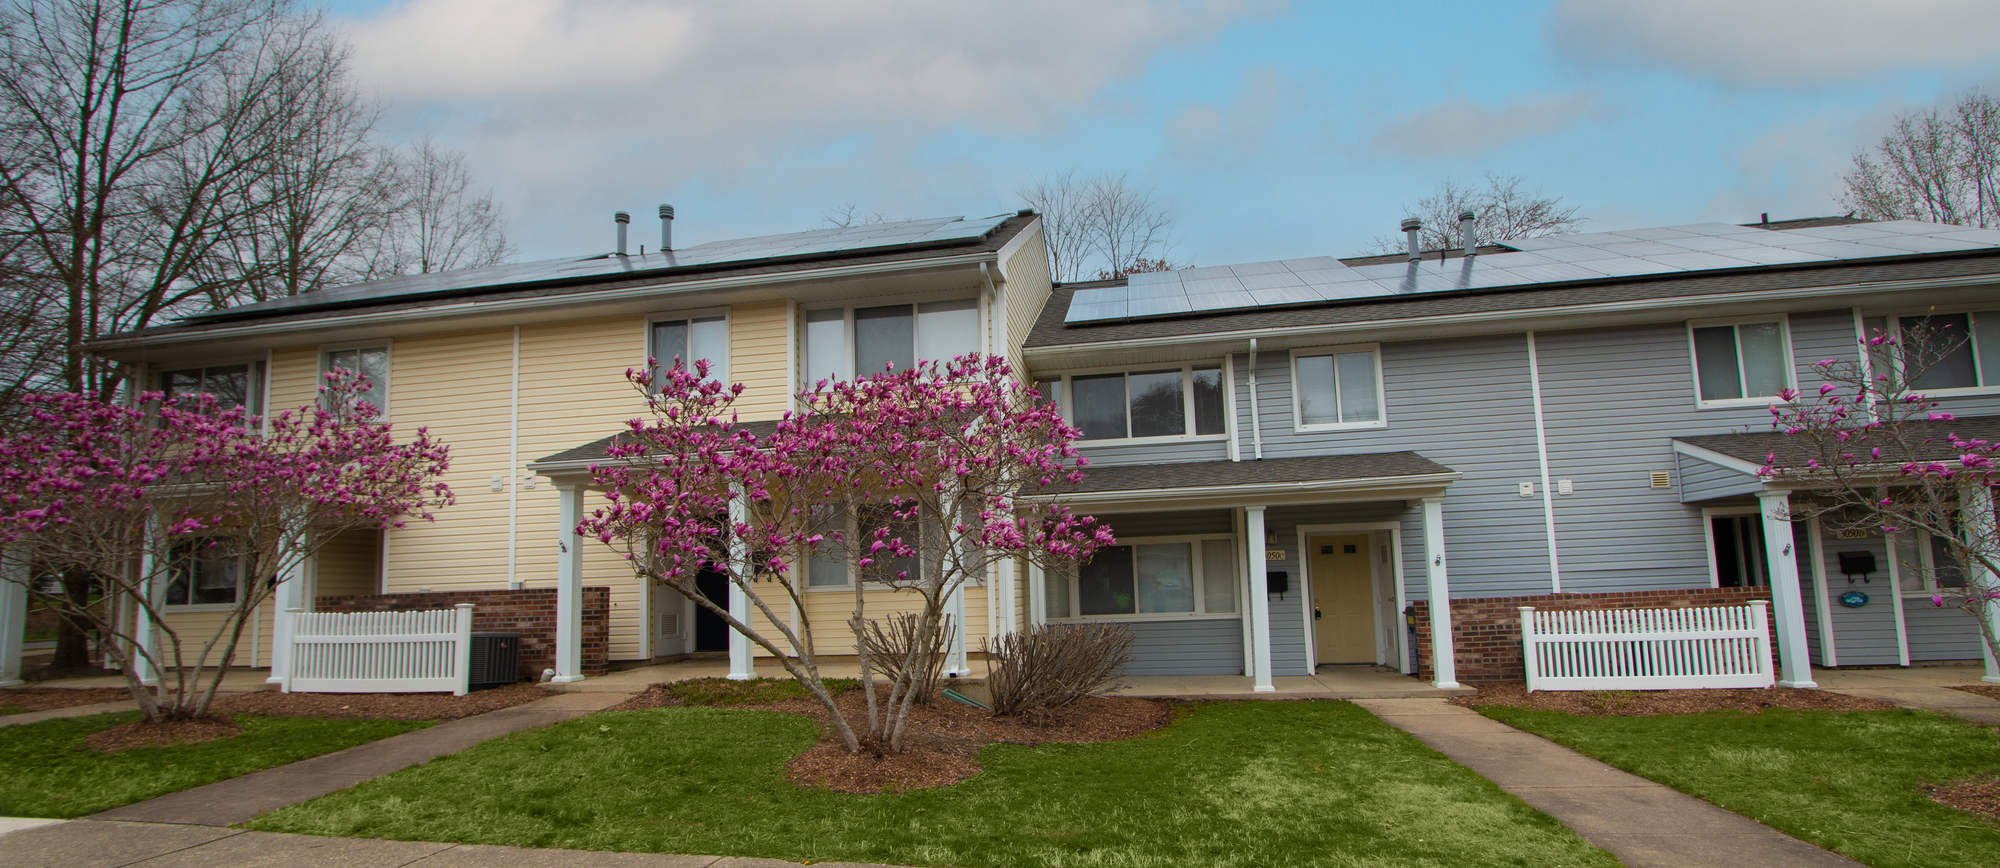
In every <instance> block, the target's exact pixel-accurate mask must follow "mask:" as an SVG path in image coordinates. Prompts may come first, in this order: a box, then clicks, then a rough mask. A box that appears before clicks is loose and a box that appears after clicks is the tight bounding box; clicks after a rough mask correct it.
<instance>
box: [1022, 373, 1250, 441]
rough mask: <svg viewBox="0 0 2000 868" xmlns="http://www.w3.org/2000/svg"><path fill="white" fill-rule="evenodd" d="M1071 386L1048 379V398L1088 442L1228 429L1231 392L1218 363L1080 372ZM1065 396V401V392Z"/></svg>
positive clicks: (1192, 434)
mask: <svg viewBox="0 0 2000 868" xmlns="http://www.w3.org/2000/svg"><path fill="white" fill-rule="evenodd" d="M1064 379H1065V380H1067V381H1068V388H1067V389H1062V388H1059V387H1058V384H1057V383H1056V382H1055V381H1053V380H1051V381H1044V382H1045V383H1046V385H1040V386H1038V388H1040V389H1041V390H1042V393H1043V395H1044V396H1045V397H1048V398H1049V399H1050V400H1055V401H1057V402H1058V403H1059V404H1061V405H1062V406H1063V407H1064V408H1065V409H1066V410H1067V411H1068V416H1069V420H1070V424H1072V425H1075V426H1076V427H1077V428H1080V429H1082V430H1083V437H1082V438H1081V439H1084V440H1125V439H1132V438H1145V437H1207V436H1220V435H1222V434H1224V433H1226V432H1227V431H1228V426H1229V409H1228V395H1229V389H1228V388H1227V387H1226V386H1225V384H1224V383H1223V379H1222V366H1221V365H1218V364H1202V365H1194V364H1190V365H1181V366H1179V367H1173V368H1157V369H1152V370H1139V371H1119V372H1117V373H1111V374H1076V375H1072V376H1069V377H1066V378H1064ZM1063 392H1067V393H1068V394H1067V400H1062V397H1061V396H1062V393H1063Z"/></svg>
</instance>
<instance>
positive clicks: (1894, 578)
mask: <svg viewBox="0 0 2000 868" xmlns="http://www.w3.org/2000/svg"><path fill="white" fill-rule="evenodd" d="M1905 536H1907V537H1912V538H1914V539H1915V540H1916V546H1917V568H1918V569H1920V570H1922V571H1923V573H1922V575H1920V576H1918V578H1921V579H1923V582H1924V586H1923V587H1922V588H1918V589H1916V590H1913V591H1905V590H1903V571H1902V562H1901V561H1898V560H1896V555H1897V551H1896V543H1897V542H1899V541H1900V540H1901V538H1902V537H1905ZM1882 540H1883V546H1882V548H1883V549H1884V550H1885V551H1887V552H1888V553H1889V565H1890V576H1889V580H1890V581H1891V582H1894V583H1895V585H1896V592H1897V593H1898V594H1901V595H1902V596H1904V597H1929V596H1932V595H1934V594H1962V593H1964V592H1965V591H1966V588H1969V587H1971V584H1970V582H1968V583H1967V585H1966V587H1959V588H1939V587H1938V583H1937V552H1936V551H1935V550H1933V549H1932V547H1931V534H1930V532H1929V531H1925V530H1905V531H1897V532H1896V533H1894V534H1883V535H1882Z"/></svg>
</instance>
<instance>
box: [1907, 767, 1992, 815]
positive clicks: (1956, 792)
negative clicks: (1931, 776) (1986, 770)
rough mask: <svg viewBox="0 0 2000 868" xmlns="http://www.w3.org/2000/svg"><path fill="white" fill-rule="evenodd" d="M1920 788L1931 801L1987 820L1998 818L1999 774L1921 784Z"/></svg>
mask: <svg viewBox="0 0 2000 868" xmlns="http://www.w3.org/2000/svg"><path fill="white" fill-rule="evenodd" d="M1922 789H1923V791H1924V795H1926V796H1930V797H1931V801H1934V802H1937V803H1938V804H1940V805H1944V806H1945V807H1948V808H1957V809H1959V810H1961V811H1971V812H1972V813H1975V814H1978V815H1980V816H1981V817H1984V818H1986V819H1987V820H1988V821H1994V820H2000V776H1996V777H1984V778H1966V779H1965V780H1962V781H1954V782H1952V783H1949V784H1944V785H1939V784H1923V785H1922Z"/></svg>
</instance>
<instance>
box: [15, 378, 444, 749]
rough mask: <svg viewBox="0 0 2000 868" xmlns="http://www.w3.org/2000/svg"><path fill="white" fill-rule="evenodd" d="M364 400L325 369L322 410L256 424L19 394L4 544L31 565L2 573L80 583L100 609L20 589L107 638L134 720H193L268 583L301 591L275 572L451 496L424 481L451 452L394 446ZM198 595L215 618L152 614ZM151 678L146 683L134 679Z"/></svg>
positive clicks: (210, 403)
mask: <svg viewBox="0 0 2000 868" xmlns="http://www.w3.org/2000/svg"><path fill="white" fill-rule="evenodd" d="M366 390H367V383H366V381H365V380H364V379H362V378H361V377H360V376H359V375H357V374H353V373H351V372H347V371H343V370H336V371H333V372H329V373H328V374H327V383H326V384H325V385H323V386H321V387H320V393H321V397H322V401H321V402H320V403H319V404H318V405H315V406H309V407H302V408H299V409H297V410H287V411H285V412H281V413H278V414H275V415H272V416H270V417H268V418H258V417H253V416H249V415H247V414H246V413H245V412H244V411H243V410H242V409H240V408H238V409H227V410H225V409H222V408H220V407H219V406H217V404H216V402H215V398H214V397H213V396H211V395H199V396H194V397H184V398H174V399H171V400H169V399H165V398H164V397H163V396H162V395H161V394H160V393H157V392H148V393H144V394H141V395H140V396H138V402H137V404H136V405H131V404H124V403H107V402H104V401H99V400H96V399H94V398H90V397H87V396H82V395H74V394H62V395H50V396H41V397H31V398H28V399H27V402H28V408H29V416H30V423H29V424H28V425H27V426H26V427H25V428H24V429H23V430H22V431H21V433H19V434H18V435H16V436H14V437H12V438H9V439H6V440H4V441H0V550H4V553H5V557H6V558H7V559H8V560H9V561H10V562H12V563H14V564H17V565H20V566H25V567H30V568H31V569H28V570H23V569H11V570H8V571H6V575H7V577H8V578H7V580H9V581H20V580H22V579H25V578H26V577H27V575H28V574H31V573H33V572H53V573H61V574H67V575H88V576H92V577H94V578H95V579H96V580H97V582H98V583H99V584H100V585H101V587H102V588H103V590H104V594H103V596H104V603H105V604H104V605H88V604H83V603H80V602H79V601H75V600H73V599H72V598H70V597H69V596H68V595H65V594H61V593H47V592H44V591H41V590H39V589H38V588H36V587H35V584H34V583H33V582H29V593H30V594H31V595H32V597H33V599H35V601H36V602H38V603H40V604H42V605H44V606H47V607H49V608H51V609H54V610H55V611H56V612H57V614H58V615H59V617H61V618H63V619H65V620H67V621H69V622H70V623H71V624H73V625H75V626H77V627H78V628H80V629H84V630H88V631H94V632H96V633H97V635H99V636H101V637H104V638H105V639H106V640H108V641H106V642H105V647H104V648H103V651H104V653H105V655H106V657H107V658H108V659H109V660H110V661H111V662H112V664H113V665H114V666H116V667H117V668H118V669H120V670H122V671H123V672H124V674H125V680H126V683H127V685H128V686H129V687H130V688H131V690H132V694H133V696H134V697H135V698H136V699H137V700H138V702H139V706H140V708H141V709H142V710H144V711H145V713H146V717H147V719H149V720H152V721H163V720H177V719H190V718H196V717H201V716H204V715H206V714H207V713H208V706H209V703H210V702H211V701H212V700H213V699H214V697H215V691H216V688H217V687H219V686H220V685H221V682H222V676H223V674H224V672H226V671H227V668H228V666H229V665H230V664H231V663H232V662H233V661H234V660H235V657H236V652H237V648H238V646H239V644H240V643H241V641H242V639H243V631H244V628H245V627H246V626H248V625H249V622H250V618H251V616H252V613H254V611H255V610H256V609H257V608H258V607H259V606H260V605H262V604H263V603H264V602H265V601H266V600H268V599H270V597H271V595H272V594H273V593H274V592H275V590H276V587H277V583H278V581H280V580H289V581H297V579H285V577H287V576H292V575H295V574H296V572H297V568H298V567H299V566H300V565H301V564H303V563H304V562H305V560H306V559H308V558H310V557H312V556H313V554H314V553H315V552H317V551H318V550H319V548H320V546H322V545H323V544H325V543H326V541H327V540H329V539H331V538H333V537H334V536H336V535H338V534H339V533H341V532H342V531H346V530H351V529H357V528H381V527H400V526H402V524H403V522H404V521H405V520H407V519H409V518H412V517H414V518H419V519H424V520H429V519H431V510H433V509H436V508H438V507H441V506H444V505H447V504H449V503H451V502H452V494H451V491H450V489H449V488H447V487H446V486H445V484H444V483H442V482H440V481H438V478H439V477H440V476H441V475H442V474H443V473H444V471H445V469H446V468H447V467H448V466H449V451H448V447H446V446H445V445H444V444H443V443H440V442H438V441H437V440H436V439H435V438H433V437H431V436H430V434H429V433H428V432H426V431H425V430H423V429H418V430H417V432H416V436H415V437H414V438H412V439H410V440H408V441H404V442H398V441H397V439H396V438H395V437H394V436H393V434H392V432H391V431H390V426H389V424H388V423H387V422H383V421H378V420H377V418H376V417H377V411H376V409H375V408H374V407H373V406H371V405H369V404H367V403H366V402H365V401H363V400H361V398H360V395H362V394H363V393H365V392H366ZM201 590H207V591H209V592H211V593H213V594H214V595H215V596H217V597H218V598H222V597H228V598H230V599H229V600H228V603H227V610H226V611H225V612H222V613H221V615H222V617H221V619H220V620H219V621H209V620H207V619H203V620H201V621H200V622H198V623H200V624H201V626H200V627H199V628H197V627H194V626H191V625H192V624H195V623H197V622H196V621H194V620H193V619H178V621H179V622H178V623H176V622H174V621H169V620H167V619H166V618H165V617H163V616H164V615H165V614H166V608H165V607H166V606H167V605H168V604H169V602H170V600H172V601H179V602H192V601H194V597H195V595H197V594H198V593H199V592H200V591H201ZM217 602H218V603H219V602H221V600H220V599H218V600H217ZM211 624H212V625H213V626H212V627H211V626H210V625H211ZM183 631H187V632H183ZM151 673H156V674H157V676H158V681H159V683H158V687H157V691H156V690H153V689H148V688H147V686H146V685H145V684H144V683H143V682H144V679H145V676H146V675H147V674H151Z"/></svg>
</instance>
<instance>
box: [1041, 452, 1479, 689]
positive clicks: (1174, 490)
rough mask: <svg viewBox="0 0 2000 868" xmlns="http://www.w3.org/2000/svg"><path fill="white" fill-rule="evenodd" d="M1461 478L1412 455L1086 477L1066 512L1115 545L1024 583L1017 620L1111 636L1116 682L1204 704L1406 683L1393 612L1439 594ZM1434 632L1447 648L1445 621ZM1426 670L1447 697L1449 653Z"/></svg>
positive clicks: (1404, 637) (1408, 659) (1126, 469)
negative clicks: (1363, 672) (1450, 509)
mask: <svg viewBox="0 0 2000 868" xmlns="http://www.w3.org/2000/svg"><path fill="white" fill-rule="evenodd" d="M1458 478H1459V474H1458V473H1456V472H1455V471H1453V470H1451V469H1450V468H1448V467H1445V466H1443V465H1440V464H1437V463H1436V462H1433V461H1430V460H1429V459H1426V458H1424V457H1423V456H1421V455H1418V454H1416V453H1414V452H1394V453H1373V454H1364V455H1337V456H1311V457H1301V458H1285V459H1270V460H1264V461H1244V462H1230V461H1218V462H1193V463H1177V464H1146V465H1117V466H1111V467H1092V468H1091V469H1090V471H1089V474H1088V476H1086V477H1085V479H1084V481H1083V482H1082V483H1081V485H1080V486H1079V487H1078V489H1077V490H1075V491H1074V492H1072V493H1071V494H1070V495H1069V499H1070V501H1071V503H1072V505H1073V506H1074V508H1075V509H1076V510H1077V511H1078V512H1080V513H1086V514H1090V515H1094V516H1097V517H1098V518H1099V519H1100V520H1101V521H1103V522H1104V523H1106V524H1107V525H1109V526H1110V527H1111V529H1112V531H1113V533H1115V534H1116V535H1117V537H1118V540H1119V544H1118V546H1116V547H1113V548H1110V549H1105V550H1101V551H1100V552H1099V553H1098V555H1097V556H1096V557H1094V558H1093V559H1092V560H1091V561H1090V562H1088V563H1085V564H1083V565H1082V566H1080V567H1079V568H1078V569H1077V570H1076V571H1075V572H1074V573H1066V574H1053V573H1045V572H1044V571H1042V570H1039V569H1031V570H1030V571H1029V576H1028V589H1027V591H1028V600H1027V603H1028V609H1029V619H1030V621H1031V622H1033V623H1095V622H1114V623H1120V624H1123V625H1125V626H1127V627H1128V628H1129V629H1131V630H1132V632H1133V633H1134V634H1135V636H1136V637H1137V642H1136V643H1135V645H1134V648H1133V661H1132V663H1131V665H1130V667H1129V668H1128V675H1129V676H1131V677H1133V678H1135V679H1152V678H1163V679H1185V678H1201V679H1204V680H1206V681H1211V682H1215V683H1214V684H1210V685H1209V692H1213V690H1214V689H1217V685H1219V684H1220V683H1222V682H1224V681H1228V680H1234V681H1235V682H1238V683H1240V684H1241V685H1242V687H1243V688H1244V689H1245V690H1246V691H1247V692H1251V693H1277V692H1280V690H1281V689H1283V688H1281V686H1280V684H1281V682H1280V679H1286V680H1294V679H1305V680H1306V681H1307V682H1313V679H1315V678H1316V677H1327V676H1328V675H1329V673H1331V672H1336V671H1337V670H1338V669H1339V668H1341V667H1353V668H1355V669H1368V670H1377V671H1380V672H1384V673H1404V674H1408V673H1412V672H1414V671H1415V668H1414V665H1413V664H1414V660H1413V659H1412V656H1411V648H1412V644H1411V643H1410V641H1409V638H1408V633H1409V631H1408V629H1407V625H1406V624H1405V621H1404V618H1403V616H1402V613H1403V611H1404V610H1405V609H1406V608H1407V607H1408V605H1409V603H1410V601H1411V600H1412V599H1432V598H1444V597H1446V596H1448V595H1449V591H1450V581H1449V562H1448V558H1447V556H1446V553H1445V547H1444V528H1443V504H1444V497H1445V492H1446V489H1447V488H1448V487H1449V486H1450V485H1451V483H1453V482H1454V481H1456V480H1457V479H1458ZM1431 618H1432V619H1433V623H1432V624H1431V627H1432V629H1433V630H1434V631H1435V632H1436V634H1438V635H1444V636H1447V637H1448V636H1449V635H1450V626H1449V623H1450V618H1451V614H1450V611H1449V609H1448V608H1447V607H1435V610H1434V614H1432V615H1431ZM1438 658H1439V659H1440V660H1441V661H1443V665H1442V666H1440V667H1439V668H1438V670H1437V671H1436V673H1435V674H1434V676H1433V679H1432V684H1433V685H1434V686H1435V687H1439V688H1457V687H1458V683H1457V679H1456V676H1455V673H1454V671H1453V666H1452V664H1451V660H1452V655H1451V650H1450V648H1449V647H1448V641H1447V647H1445V648H1441V649H1440V651H1439V654H1438ZM1324 686H1325V685H1321V684H1317V683H1316V682H1314V683H1304V684H1301V683H1298V682H1296V681H1294V682H1293V683H1292V684H1288V685H1286V687H1289V688H1292V689H1301V690H1308V691H1317V690H1320V689H1321V688H1323V687H1324Z"/></svg>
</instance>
